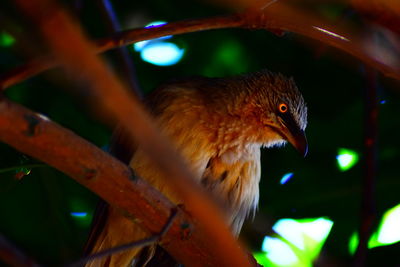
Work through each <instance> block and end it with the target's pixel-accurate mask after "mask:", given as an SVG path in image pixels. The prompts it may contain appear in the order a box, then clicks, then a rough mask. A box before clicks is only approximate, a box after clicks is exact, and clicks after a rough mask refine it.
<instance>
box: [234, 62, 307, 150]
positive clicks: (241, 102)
mask: <svg viewBox="0 0 400 267" xmlns="http://www.w3.org/2000/svg"><path fill="white" fill-rule="evenodd" d="M234 79H235V80H236V82H235V83H234V84H235V87H236V89H238V90H233V91H232V92H234V94H236V96H234V97H235V98H236V99H237V101H236V103H237V105H236V107H237V108H236V110H239V114H241V116H243V117H245V118H247V119H248V120H250V121H249V122H250V123H249V124H251V125H257V127H253V133H254V135H258V138H257V139H258V140H259V141H260V142H261V143H263V144H264V145H265V146H273V145H276V144H282V143H284V142H285V141H287V142H289V143H290V144H292V145H293V146H294V147H295V148H296V149H297V150H298V151H299V152H300V153H301V154H302V155H304V156H305V155H306V154H307V150H308V145H307V139H306V135H305V133H304V130H305V128H306V126H307V106H306V104H305V102H304V99H303V96H302V95H301V93H300V91H299V90H298V89H297V87H296V84H295V83H294V81H293V79H292V78H287V77H284V76H283V75H280V74H275V73H271V72H269V71H266V70H264V71H260V72H256V73H252V74H247V75H242V76H238V77H236V78H234ZM229 87H230V86H229ZM231 88H232V87H231ZM239 90H240V93H239ZM235 91H236V92H235Z"/></svg>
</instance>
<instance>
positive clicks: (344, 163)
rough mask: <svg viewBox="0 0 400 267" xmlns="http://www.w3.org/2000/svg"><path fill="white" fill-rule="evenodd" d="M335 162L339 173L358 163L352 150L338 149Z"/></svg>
mask: <svg viewBox="0 0 400 267" xmlns="http://www.w3.org/2000/svg"><path fill="white" fill-rule="evenodd" d="M336 160H337V164H338V167H339V169H340V170H341V171H347V170H349V169H351V168H352V167H353V166H354V165H355V164H356V163H357V162H358V154H357V152H355V151H354V150H350V149H346V148H339V151H338V155H337V156H336Z"/></svg>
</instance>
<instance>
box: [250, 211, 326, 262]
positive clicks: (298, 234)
mask: <svg viewBox="0 0 400 267" xmlns="http://www.w3.org/2000/svg"><path fill="white" fill-rule="evenodd" d="M332 226H333V222H332V221H331V220H329V219H327V218H308V219H297V220H296V219H281V220H279V221H277V222H276V223H275V225H274V226H273V227H272V228H273V230H274V231H275V232H276V233H277V234H278V236H277V237H270V236H266V237H265V238H264V241H263V244H262V251H263V252H264V254H263V253H255V254H254V256H255V257H256V259H257V261H258V262H259V263H260V264H264V265H265V266H293V267H302V266H312V262H313V261H314V260H315V259H316V258H317V257H318V255H319V253H320V251H321V249H322V246H323V245H324V243H325V240H326V239H327V237H328V235H329V233H330V231H331V229H332Z"/></svg>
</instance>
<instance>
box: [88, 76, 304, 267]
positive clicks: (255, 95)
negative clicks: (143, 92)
mask: <svg viewBox="0 0 400 267" xmlns="http://www.w3.org/2000/svg"><path fill="white" fill-rule="evenodd" d="M145 102H146V107H147V108H148V110H149V112H150V113H151V115H152V117H153V118H154V121H155V123H156V125H157V126H158V129H159V130H160V132H161V133H162V134H163V135H165V136H166V137H168V139H169V140H170V141H171V143H172V144H173V145H174V147H175V148H176V149H177V151H179V152H180V153H181V154H182V156H183V158H184V160H185V163H186V164H187V166H188V167H189V168H190V170H191V171H192V173H193V174H194V177H195V179H196V182H197V183H198V184H200V185H202V186H204V187H205V188H206V189H207V191H209V192H210V193H211V194H212V195H213V196H214V197H215V198H217V199H218V200H219V201H220V202H221V203H222V204H223V207H224V211H225V214H224V218H225V220H226V223H227V224H228V225H229V226H230V229H231V231H232V234H233V235H235V236H238V235H239V233H240V230H241V228H242V225H243V222H244V221H245V219H246V218H248V217H254V213H255V211H256V209H257V206H258V202H259V182H260V177H261V162H260V154H261V152H260V151H261V148H262V147H265V148H270V147H274V146H282V145H284V144H286V143H290V144H291V145H293V146H294V148H295V149H297V150H298V151H299V152H300V154H301V155H303V156H305V155H306V154H307V151H308V144H307V139H306V135H305V129H306V126H307V105H306V103H305V101H304V98H303V96H302V94H301V93H300V91H299V89H298V88H297V86H296V84H295V82H294V79H293V78H288V77H286V76H284V75H282V74H279V73H273V72H271V71H269V70H266V69H264V70H260V71H257V72H253V73H248V74H240V75H236V76H230V77H222V78H208V77H202V76H192V77H187V78H181V79H175V80H172V81H170V82H167V83H165V84H163V85H161V86H159V87H158V88H156V89H155V90H154V91H153V92H152V93H151V94H150V95H149V96H148V98H147V99H146V101H145ZM116 136H117V137H116V139H118V138H119V139H120V140H122V139H124V138H123V137H121V136H123V134H118V133H117V134H116ZM125 139H126V138H125ZM126 140H127V139H126ZM131 147H132V149H125V152H124V153H125V154H124V157H125V161H126V162H128V163H129V165H130V167H131V168H132V169H133V171H134V172H135V174H136V175H138V176H139V177H140V178H142V179H145V180H146V181H147V182H149V183H150V184H151V185H152V186H154V187H155V188H157V189H158V190H159V191H160V192H161V193H163V194H164V195H165V196H167V197H168V198H169V199H170V200H171V201H172V202H173V203H176V204H182V202H181V200H180V199H179V196H178V195H177V194H176V193H175V192H174V190H173V188H172V187H170V186H169V185H168V183H167V182H166V180H165V179H162V177H161V175H162V174H161V173H160V172H159V171H158V169H157V168H154V166H153V163H152V161H151V159H150V158H148V157H147V156H146V155H145V153H144V152H143V151H142V150H141V149H140V146H135V145H132V143H131ZM126 151H128V152H126ZM122 154H123V153H122ZM106 210H107V211H106V212H103V214H102V217H103V219H102V223H97V225H96V227H94V229H95V230H92V234H91V235H90V238H89V242H88V244H89V245H88V246H87V248H88V251H89V252H90V253H96V252H100V251H102V250H106V249H109V248H112V247H116V246H118V245H122V244H125V243H129V242H132V241H135V240H140V239H143V238H145V237H147V236H148V235H149V234H148V233H146V231H145V230H143V229H141V228H140V227H139V226H137V225H135V224H134V223H133V222H132V220H130V219H127V218H126V217H124V216H123V215H122V213H121V212H120V211H118V210H116V209H115V208H113V207H110V206H107V209H106ZM155 251H159V250H157V249H155V248H154V247H153V248H147V249H133V250H129V251H125V252H121V253H117V254H113V255H109V256H107V257H104V258H102V259H98V260H94V261H92V262H89V263H87V265H86V266H90V267H93V266H146V264H148V263H149V261H151V259H152V258H153V259H154V258H155V255H154V254H156V253H155ZM143 255H145V256H143ZM148 266H150V265H148ZM155 266H157V265H155ZM158 266H163V265H158Z"/></svg>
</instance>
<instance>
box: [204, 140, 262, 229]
mask: <svg viewBox="0 0 400 267" xmlns="http://www.w3.org/2000/svg"><path fill="white" fill-rule="evenodd" d="M238 153H243V151H241V152H238ZM238 156H239V157H238V158H237V159H234V160H233V161H232V159H226V158H225V157H226V155H224V154H223V155H221V156H218V157H214V158H211V159H210V160H209V162H208V164H207V167H206V169H205V171H204V173H203V176H202V180H201V182H202V184H203V185H204V186H205V187H206V188H207V189H208V191H210V192H211V193H212V194H213V195H214V196H217V197H219V198H220V199H221V200H222V202H223V204H225V206H226V211H227V212H226V213H227V221H228V223H229V224H230V225H231V228H232V231H233V232H234V234H236V235H238V234H239V232H240V229H241V228H242V225H243V222H244V220H245V219H246V218H247V217H248V216H249V214H251V213H253V212H254V211H255V209H256V208H257V204H258V199H259V189H258V187H259V186H258V185H259V180H260V176H261V171H260V150H259V148H255V149H254V150H253V151H251V153H246V154H242V155H238Z"/></svg>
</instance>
